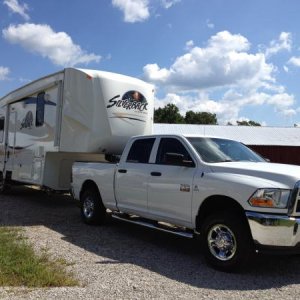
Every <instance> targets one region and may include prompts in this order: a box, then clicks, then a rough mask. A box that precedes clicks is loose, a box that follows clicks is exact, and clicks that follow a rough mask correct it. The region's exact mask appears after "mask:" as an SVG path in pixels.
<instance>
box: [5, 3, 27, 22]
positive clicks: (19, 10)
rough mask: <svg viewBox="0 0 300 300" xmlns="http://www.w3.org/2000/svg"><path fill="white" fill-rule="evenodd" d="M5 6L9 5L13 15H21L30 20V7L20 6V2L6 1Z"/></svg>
mask: <svg viewBox="0 0 300 300" xmlns="http://www.w3.org/2000/svg"><path fill="white" fill-rule="evenodd" d="M3 4H5V5H7V7H8V8H9V10H10V11H12V12H13V13H16V14H19V15H20V16H22V17H23V18H24V19H25V20H26V21H28V20H29V19H30V17H29V15H28V13H27V11H28V9H29V8H28V5H27V4H26V3H24V4H20V3H19V2H18V0H4V1H3Z"/></svg>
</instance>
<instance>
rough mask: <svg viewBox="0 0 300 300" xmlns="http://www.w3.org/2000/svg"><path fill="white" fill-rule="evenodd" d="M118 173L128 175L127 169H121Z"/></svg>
mask: <svg viewBox="0 0 300 300" xmlns="http://www.w3.org/2000/svg"><path fill="white" fill-rule="evenodd" d="M118 172H119V173H127V170H125V169H119V170H118Z"/></svg>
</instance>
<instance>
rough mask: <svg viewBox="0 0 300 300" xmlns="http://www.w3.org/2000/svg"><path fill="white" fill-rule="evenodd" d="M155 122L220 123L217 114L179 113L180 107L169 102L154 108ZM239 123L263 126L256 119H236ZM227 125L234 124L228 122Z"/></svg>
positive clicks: (190, 111)
mask: <svg viewBox="0 0 300 300" xmlns="http://www.w3.org/2000/svg"><path fill="white" fill-rule="evenodd" d="M154 123H168V124H210V125H218V120H217V115H216V114H213V113H209V112H194V111H192V110H189V111H187V112H186V114H185V116H182V115H181V114H180V113H179V108H178V107H177V106H176V105H175V104H171V103H169V104H167V105H166V106H165V107H163V108H161V107H160V108H158V109H155V110H154ZM236 123H237V125H243V126H261V125H260V124H259V123H257V122H255V121H251V120H250V121H246V120H244V121H236ZM227 125H233V124H232V123H230V122H228V123H227Z"/></svg>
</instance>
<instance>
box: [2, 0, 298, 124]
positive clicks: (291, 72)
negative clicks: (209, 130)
mask: <svg viewBox="0 0 300 300" xmlns="http://www.w3.org/2000/svg"><path fill="white" fill-rule="evenodd" d="M299 11H300V1H298V0H289V1H284V0H251V1H241V0H209V1H205V0H84V1H83V0H72V1H71V0H43V1H41V0H27V1H23V0H0V27H1V28H0V35H1V36H0V53H1V55H0V97H2V96H4V95H5V94H7V93H8V92H10V91H11V90H14V89H15V88H17V87H19V86H21V85H24V84H26V83H28V82H30V81H31V80H34V79H37V78H39V77H41V76H44V75H47V74H50V73H53V72H56V71H58V70H61V69H63V68H64V67H71V66H72V67H80V68H88V69H98V70H106V71H112V72H117V73H122V74H126V75H130V76H134V77H138V78H141V79H143V80H145V81H147V82H151V83H152V84H154V85H155V87H156V99H155V107H156V108H157V107H163V106H164V105H166V104H167V103H174V104H175V105H177V106H178V107H179V109H180V112H181V113H182V115H184V114H185V112H186V111H188V110H193V111H196V112H197V111H208V112H211V113H216V114H217V118H218V121H219V124H227V122H231V123H233V124H235V122H236V121H237V120H254V121H257V122H260V123H261V124H263V125H266V126H294V124H300V85H299V75H300V26H299V16H298V14H299Z"/></svg>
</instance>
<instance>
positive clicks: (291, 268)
mask: <svg viewBox="0 0 300 300" xmlns="http://www.w3.org/2000/svg"><path fill="white" fill-rule="evenodd" d="M0 205H1V209H0V226H33V225H43V226H46V227H48V228H50V229H52V230H54V231H57V232H59V233H60V234H62V235H63V236H64V238H63V239H64V240H66V241H68V242H70V243H72V244H74V245H76V246H78V247H81V248H83V249H85V250H87V251H89V252H92V253H95V254H97V255H98V256H99V261H96V263H95V267H97V265H98V266H99V265H102V266H103V265H105V264H107V265H110V264H124V263H126V264H128V263H129V264H134V265H137V266H140V267H142V268H145V269H148V270H151V271H153V272H155V273H158V274H160V275H162V276H166V277H168V278H170V279H173V280H176V281H178V282H182V283H186V284H189V285H192V286H195V287H199V288H209V289H215V290H240V291H249V290H263V289H270V288H280V287H283V286H286V285H291V284H299V283H300V256H285V257H283V256H257V258H256V259H255V261H254V262H253V263H251V266H249V268H248V269H247V270H245V272H244V273H242V274H227V273H222V272H218V271H215V270H213V269H211V268H210V267H208V266H207V265H206V264H205V262H204V257H203V255H202V254H201V249H200V247H199V245H198V242H197V240H189V239H185V238H181V237H176V236H173V235H171V234H167V233H163V232H158V231H155V230H150V229H147V228H143V227H139V226H137V225H133V224H128V223H124V222H122V221H115V220H112V221H110V223H109V224H108V225H106V226H102V227H94V226H87V225H85V224H83V223H82V222H81V219H80V215H79V209H78V207H77V206H76V203H75V202H74V200H72V199H71V198H70V197H68V196H53V195H52V196H47V195H46V194H44V193H42V192H39V191H33V190H29V189H25V188H17V189H13V190H12V191H11V192H10V194H9V195H0ZM121 268H122V267H121V266H120V272H121V271H122V270H121Z"/></svg>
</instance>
